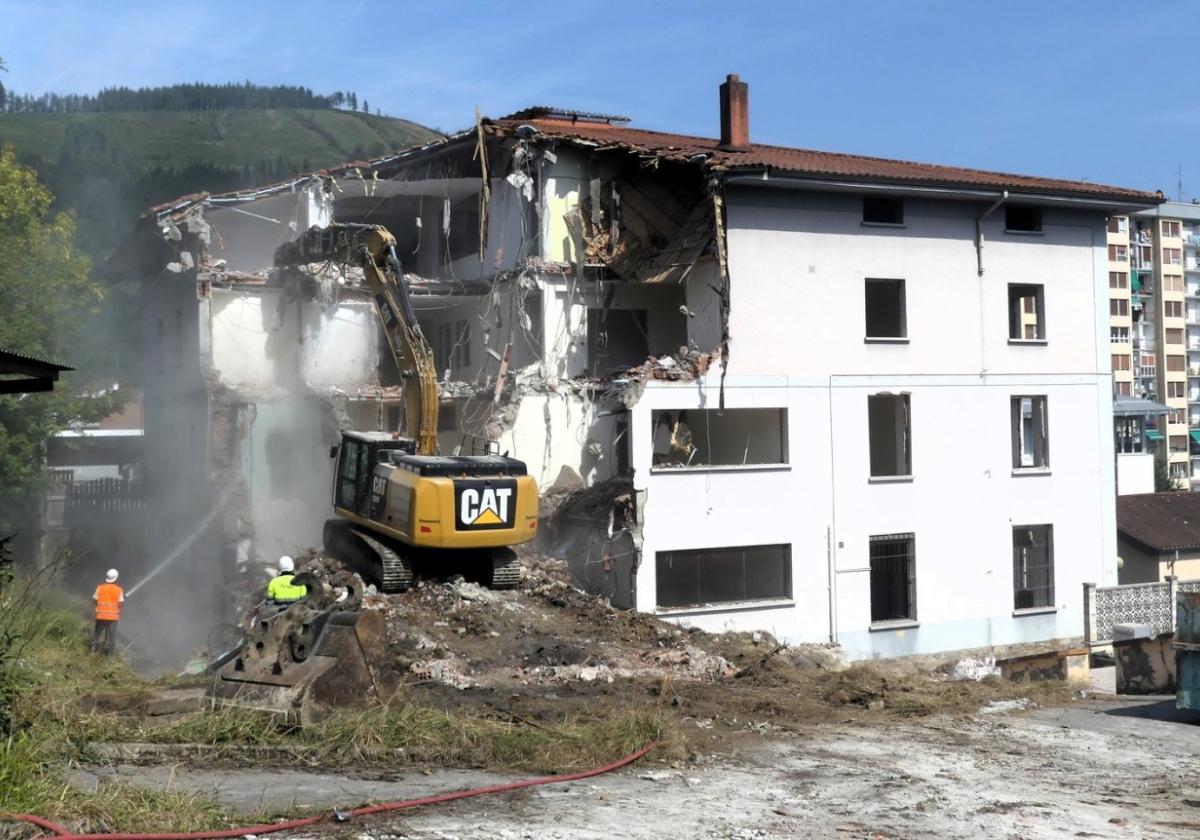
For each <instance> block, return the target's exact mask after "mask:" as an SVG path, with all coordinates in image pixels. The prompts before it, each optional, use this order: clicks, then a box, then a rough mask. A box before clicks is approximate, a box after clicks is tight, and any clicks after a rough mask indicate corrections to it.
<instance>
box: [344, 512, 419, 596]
mask: <svg viewBox="0 0 1200 840" xmlns="http://www.w3.org/2000/svg"><path fill="white" fill-rule="evenodd" d="M325 550H326V551H328V552H329V553H330V554H331V555H333V556H334V557H336V558H337V559H338V560H339V561H341V562H342V563H343V564H345V565H347V566H349V567H350V568H352V569H356V570H357V571H358V572H359V573H360V574H362V575H363V577H367V578H373V579H375V580H376V582H377V583H378V584H379V588H380V589H381V590H382V591H384V592H406V591H408V589H409V588H411V587H412V584H413V578H414V574H413V565H412V562H411V561H410V560H408V559H407V558H405V557H402V556H401V555H400V554H398V553H397V552H396V551H395V550H394V549H391V548H389V547H388V546H386V545H384V544H383V543H382V542H380V541H379V540H377V539H375V538H374V537H372V536H370V535H368V534H365V533H363V531H362V530H360V529H358V528H355V527H354V526H353V525H351V524H350V523H349V522H346V521H345V520H342V519H330V520H328V521H327V522H326V523H325Z"/></svg>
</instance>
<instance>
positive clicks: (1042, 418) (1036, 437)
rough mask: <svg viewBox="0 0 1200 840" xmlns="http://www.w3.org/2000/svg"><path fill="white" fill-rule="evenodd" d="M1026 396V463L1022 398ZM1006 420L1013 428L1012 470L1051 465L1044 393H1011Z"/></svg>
mask: <svg viewBox="0 0 1200 840" xmlns="http://www.w3.org/2000/svg"><path fill="white" fill-rule="evenodd" d="M1025 400H1029V401H1030V403H1029V411H1030V418H1029V419H1030V427H1029V435H1030V436H1032V442H1031V444H1030V446H1029V463H1025V457H1026V456H1025V450H1026V446H1025V443H1026V432H1025V413H1024V408H1025V406H1024V402H1025ZM1009 423H1010V431H1011V432H1012V468H1013V469H1014V470H1048V469H1050V401H1049V399H1048V398H1047V397H1046V395H1045V394H1014V395H1013V397H1012V398H1011V399H1010V401H1009Z"/></svg>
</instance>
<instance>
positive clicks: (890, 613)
mask: <svg viewBox="0 0 1200 840" xmlns="http://www.w3.org/2000/svg"><path fill="white" fill-rule="evenodd" d="M867 544H868V554H869V558H870V563H869V565H870V569H871V572H870V575H871V582H870V590H871V624H872V625H873V626H878V625H881V624H893V623H896V622H906V623H907V622H915V621H916V620H917V536H916V534H915V533H906V534H877V535H873V536H871V537H869V538H868V542H867ZM897 576H902V579H901V580H897V579H896V578H897Z"/></svg>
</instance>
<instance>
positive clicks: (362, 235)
mask: <svg viewBox="0 0 1200 840" xmlns="http://www.w3.org/2000/svg"><path fill="white" fill-rule="evenodd" d="M326 261H333V262H339V263H343V264H346V265H360V266H362V269H363V274H364V275H365V276H366V281H367V285H368V286H369V287H370V289H371V297H372V298H373V299H374V301H375V310H376V312H377V313H378V314H379V317H380V319H381V320H382V321H383V329H384V332H385V333H386V335H387V340H388V346H389V347H390V348H391V350H392V355H393V357H394V358H395V359H396V367H397V369H398V370H399V371H400V375H401V377H403V378H404V430H405V433H406V434H408V435H412V436H414V438H415V442H416V452H417V454H418V455H436V454H437V452H438V439H437V428H438V398H439V395H438V382H437V370H436V368H435V366H434V363H433V351H432V349H431V348H430V347H429V342H428V341H426V340H425V336H424V335H423V334H422V333H421V327H420V325H419V324H418V323H417V317H416V314H415V313H414V312H413V308H412V299H411V297H410V296H409V293H408V287H407V286H406V285H405V281H404V273H403V272H402V271H401V269H400V260H399V258H397V256H396V239H395V237H393V236H392V234H391V233H390V232H389V231H388V229H387V228H385V227H382V226H380V225H363V224H340V223H338V224H331V225H329V226H328V227H312V228H309V229H308V230H307V231H305V232H304V234H303V235H302V236H300V238H299V239H297V240H295V241H294V242H288V243H286V244H284V245H281V246H279V248H277V249H276V251H275V265H276V266H281V267H282V266H291V265H304V264H308V263H314V262H326Z"/></svg>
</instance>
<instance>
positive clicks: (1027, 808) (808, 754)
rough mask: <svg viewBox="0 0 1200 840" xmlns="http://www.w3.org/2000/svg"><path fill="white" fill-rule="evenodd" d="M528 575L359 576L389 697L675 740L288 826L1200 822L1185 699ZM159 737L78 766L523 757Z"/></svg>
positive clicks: (292, 787)
mask: <svg viewBox="0 0 1200 840" xmlns="http://www.w3.org/2000/svg"><path fill="white" fill-rule="evenodd" d="M526 562H527V565H528V566H529V569H530V571H529V575H528V577H527V580H526V583H525V585H524V586H523V587H521V588H519V589H517V590H514V591H510V592H494V591H491V590H487V589H483V588H481V587H479V586H477V585H476V584H473V583H469V582H466V581H463V580H461V579H451V580H448V581H433V582H426V583H423V584H422V585H420V586H418V587H416V588H414V589H413V590H412V591H410V592H407V593H404V594H402V595H392V596H380V595H368V596H367V599H366V607H367V608H369V609H375V610H380V611H382V612H383V613H384V615H385V618H386V619H387V627H388V636H389V641H390V649H391V654H390V655H391V656H392V661H391V662H390V663H389V664H390V665H391V666H392V667H394V668H395V669H396V670H397V671H399V672H401V674H402V675H403V678H404V679H403V682H404V686H403V688H402V692H403V694H404V697H403V699H404V701H405V702H407V703H414V704H419V705H428V706H436V707H440V708H446V709H453V710H458V711H464V710H465V711H472V712H477V713H480V714H483V715H486V716H490V717H495V718H499V719H503V720H511V721H513V722H516V723H519V724H521V725H529V726H533V727H537V726H541V725H542V724H544V723H555V722H559V721H562V720H563V719H567V718H576V719H580V720H591V719H602V718H604V717H606V716H609V715H612V714H617V713H621V712H625V711H630V710H634V711H646V710H658V711H659V712H661V713H662V714H663V715H664V716H665V718H666V719H667V720H669V725H670V735H669V739H668V743H667V744H665V745H664V747H663V748H662V749H660V750H658V751H656V752H655V753H652V754H651V755H650V756H648V757H647V758H646V759H644V760H642V761H641V762H639V763H638V764H636V765H634V766H632V767H629V768H626V769H624V770H621V771H618V772H616V773H613V774H610V775H607V776H603V777H599V778H596V779H592V780H588V781H585V782H580V783H575V784H569V785H554V786H548V787H542V788H536V789H532V790H528V791H523V792H520V793H514V794H503V795H498V796H491V797H486V798H480V799H473V800H468V801H464V802H459V803H455V804H453V805H449V806H436V807H431V808H427V809H423V810H420V811H412V812H405V813H403V814H395V815H389V816H383V817H373V818H369V819H364V820H361V821H358V822H355V823H353V824H351V825H349V826H332V825H328V826H325V827H323V828H321V829H320V830H319V831H317V832H315V834H314V833H310V834H305V835H296V837H301V836H303V837H308V836H321V837H330V836H333V837H336V838H338V840H341V838H346V840H392V838H401V837H405V838H408V837H412V838H431V839H432V838H440V839H442V840H444V839H445V838H485V837H486V838H529V840H550V838H592V837H595V838H600V837H604V838H611V837H630V838H641V837H645V838H651V837H653V838H655V840H661V838H674V837H681V838H682V837H697V838H731V839H732V840H742V838H757V837H838V838H843V837H845V838H909V837H981V836H986V837H1013V838H1049V837H1064V836H1078V837H1163V838H1183V837H1194V836H1197V832H1200V789H1197V788H1196V787H1195V779H1196V778H1197V773H1198V771H1200V717H1196V718H1194V719H1193V718H1186V717H1180V716H1179V715H1178V714H1176V713H1174V710H1173V704H1172V703H1171V702H1169V701H1161V702H1146V701H1134V700H1130V699H1128V698H1112V697H1107V698H1104V697H1098V696H1097V695H1096V694H1095V692H1094V691H1090V690H1089V691H1078V690H1072V689H1069V688H1067V687H1066V686H1064V685H1062V684H1037V685H1016V684H1013V683H1010V682H1007V681H1004V680H1000V679H999V678H996V677H992V678H988V679H984V680H982V681H976V680H972V679H955V678H954V676H953V674H952V670H953V664H954V663H953V661H948V662H946V663H945V664H944V666H943V667H932V666H930V665H929V663H924V664H923V665H922V667H921V669H918V668H917V667H916V666H915V665H914V664H912V663H905V662H895V663H876V664H869V665H856V666H852V667H849V668H847V667H844V666H842V665H841V664H840V663H839V662H838V661H837V658H836V656H835V655H834V653H833V652H832V651H831V650H830V649H828V648H826V647H823V646H802V647H787V646H782V645H778V644H777V643H776V642H775V640H773V639H771V638H770V637H769V636H766V635H760V634H731V635H710V634H706V633H703V632H699V631H689V630H687V629H683V628H678V627H675V626H673V625H670V624H666V623H664V622H661V621H658V620H657V619H655V618H653V617H651V616H646V615H640V614H635V613H628V612H623V611H617V610H613V609H611V608H610V607H609V606H608V605H607V604H606V603H605V602H604V601H603V600H600V599H596V598H593V597H591V596H588V595H585V594H584V593H582V592H579V591H578V590H576V589H574V588H573V587H571V586H570V585H569V582H568V579H567V577H566V574H565V572H564V570H563V569H562V567H561V565H560V564H557V563H555V562H554V561H549V560H545V559H543V558H538V557H536V556H529V557H527V558H526ZM302 767H303V765H302V763H298V762H297V761H296V760H292V759H287V758H285V759H284V760H281V761H278V762H272V761H271V760H269V759H265V760H259V759H255V760H254V761H240V762H239V761H233V762H232V763H229V762H227V761H223V762H222V763H220V764H218V763H217V762H206V761H205V760H203V759H197V758H196V756H195V755H189V756H187V757H186V759H184V760H181V758H180V757H176V758H174V759H173V758H172V757H171V756H170V754H169V752H168V753H165V754H164V755H163V756H161V757H160V758H159V759H158V760H157V761H151V762H144V763H142V766H135V765H134V764H132V763H124V762H121V761H117V762H110V763H108V764H105V765H103V766H92V767H86V768H82V769H81V770H79V771H77V772H76V773H75V775H74V777H73V780H72V784H75V785H77V786H81V787H90V786H95V785H98V784H101V783H104V782H106V781H108V780H119V781H121V782H124V783H126V784H132V785H137V786H142V787H147V788H152V789H164V788H166V789H172V790H184V791H192V792H196V793H199V794H202V795H207V796H213V797H215V798H216V799H218V801H219V802H220V803H221V804H222V805H224V806H225V807H227V808H229V809H231V810H234V811H241V812H245V813H254V812H258V811H262V810H264V809H265V810H267V811H271V812H276V813H278V812H298V813H308V812H311V811H313V810H321V809H325V808H348V807H352V806H354V805H359V804H365V803H368V802H379V801H387V800H392V799H400V798H409V797H413V796H422V795H429V794H433V793H439V792H445V791H449V790H455V789H461V788H464V787H474V786H477V785H481V784H493V783H495V782H497V781H500V780H504V779H512V778H524V777H528V776H530V775H534V774H532V773H528V772H524V773H505V772H500V771H497V770H495V769H494V768H493V770H491V771H484V770H481V769H470V768H467V769H461V768H441V767H436V766H435V767H419V766H411V765H410V766H406V767H394V766H389V764H388V763H387V762H386V760H381V761H376V762H375V763H373V764H371V765H370V766H366V765H363V764H359V765H356V766H339V767H333V766H321V767H310V768H305V769H300V768H302Z"/></svg>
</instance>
